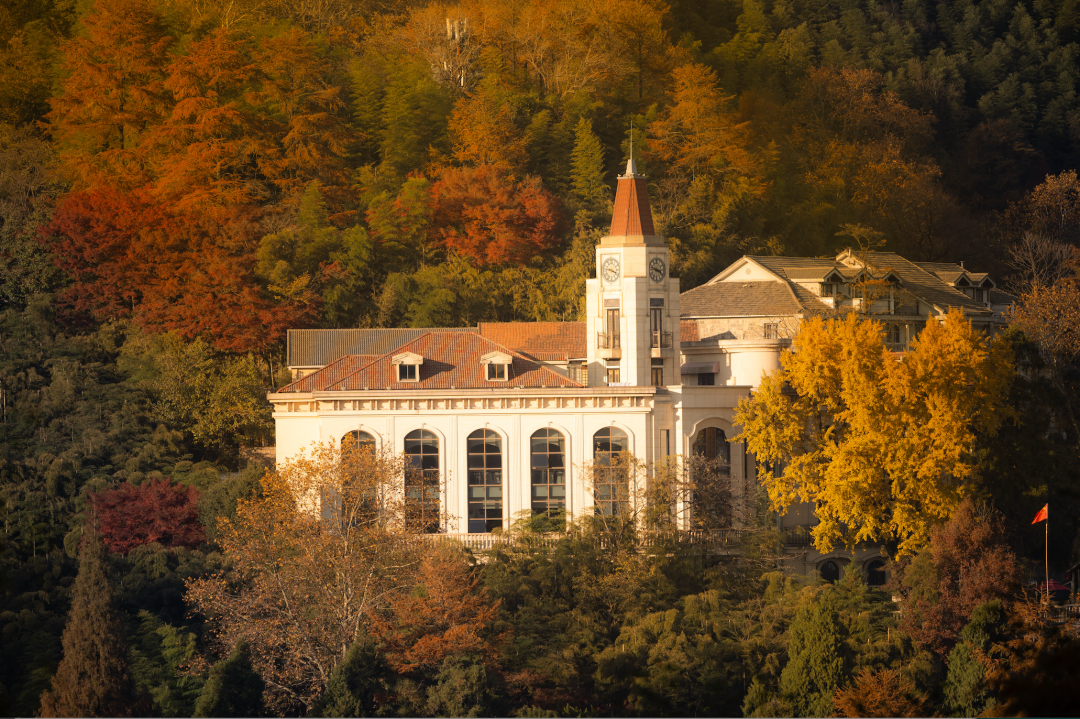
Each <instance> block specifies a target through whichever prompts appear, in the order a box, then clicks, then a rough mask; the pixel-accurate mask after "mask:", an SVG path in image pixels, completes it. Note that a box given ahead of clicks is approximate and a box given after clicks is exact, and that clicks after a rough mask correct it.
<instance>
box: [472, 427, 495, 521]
mask: <svg viewBox="0 0 1080 719" xmlns="http://www.w3.org/2000/svg"><path fill="white" fill-rule="evenodd" d="M466 444H467V447H468V453H469V531H470V532H490V531H491V530H493V529H495V528H496V527H502V437H500V436H499V434H498V433H497V432H494V431H492V430H490V429H478V430H476V431H475V432H473V433H472V434H470V435H469V438H468V439H467V440H466Z"/></svg>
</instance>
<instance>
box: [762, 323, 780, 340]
mask: <svg viewBox="0 0 1080 719" xmlns="http://www.w3.org/2000/svg"><path fill="white" fill-rule="evenodd" d="M779 337H780V325H778V324H776V323H775V322H766V323H765V339H767V340H775V339H778V338H779Z"/></svg>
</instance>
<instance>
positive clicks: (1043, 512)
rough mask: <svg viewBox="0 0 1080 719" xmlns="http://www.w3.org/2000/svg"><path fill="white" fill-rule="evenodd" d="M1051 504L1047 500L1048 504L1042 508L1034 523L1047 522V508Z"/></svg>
mask: <svg viewBox="0 0 1080 719" xmlns="http://www.w3.org/2000/svg"><path fill="white" fill-rule="evenodd" d="M1049 506H1050V503H1049V502H1047V503H1046V504H1044V505H1043V508H1042V509H1040V510H1039V513H1038V514H1036V515H1035V521H1033V522H1032V524H1038V523H1039V522H1045V521H1046V508H1047V507H1049Z"/></svg>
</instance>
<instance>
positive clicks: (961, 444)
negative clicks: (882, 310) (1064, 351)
mask: <svg viewBox="0 0 1080 719" xmlns="http://www.w3.org/2000/svg"><path fill="white" fill-rule="evenodd" d="M883 331H884V328H883V326H882V325H881V324H880V323H878V322H875V321H873V320H869V319H866V318H863V317H860V316H859V315H857V314H855V313H852V314H850V315H848V316H847V317H844V318H834V319H829V320H824V319H821V318H814V319H810V320H808V321H806V322H805V323H804V324H803V325H802V328H801V330H800V332H799V334H798V335H797V336H796V338H795V340H794V342H793V345H792V347H791V349H790V350H787V351H785V352H784V354H783V356H782V358H781V369H780V370H779V371H777V372H775V373H773V374H772V375H769V376H767V377H764V378H763V380H762V383H761V387H760V389H759V390H758V391H757V392H755V393H754V395H753V397H751V398H748V399H744V400H742V401H741V402H740V404H739V408H738V413H737V416H736V423H737V424H739V425H741V428H742V431H741V434H739V436H738V437H736V438H735V440H739V441H745V442H746V446H747V449H748V450H749V451H750V452H753V453H754V454H755V455H756V456H757V459H758V461H759V462H761V463H767V464H768V465H769V466H772V467H775V468H777V471H774V472H763V473H762V474H763V482H764V485H765V488H766V490H767V491H768V494H769V499H770V502H771V505H772V507H773V509H775V510H778V511H784V510H785V509H786V508H787V507H789V506H791V505H792V504H794V503H796V502H813V503H814V504H815V511H816V515H817V517H818V519H819V520H820V524H818V525H817V526H816V527H815V528H814V529H813V539H814V546H816V547H817V548H818V549H820V550H822V551H825V550H829V549H831V548H833V547H835V546H837V545H840V544H843V545H846V546H849V547H850V546H853V545H854V544H856V543H859V542H871V541H876V542H888V543H891V544H895V545H896V546H897V547H898V549H899V552H900V553H901V554H910V553H913V552H915V551H917V550H918V549H919V548H920V547H922V546H923V545H925V543H926V542H927V540H928V538H929V529H930V527H931V526H932V525H933V524H935V523H937V522H939V521H942V520H944V519H946V518H947V517H948V516H949V515H950V513H951V512H952V510H953V509H954V508H955V507H956V506H957V504H958V503H959V501H960V499H961V498H962V497H964V496H965V495H968V494H972V493H974V492H976V491H977V486H978V480H979V475H978V472H979V467H978V458H977V457H976V456H975V453H976V451H977V450H976V448H977V446H978V445H979V442H980V440H983V441H985V440H986V439H987V438H991V437H993V436H994V435H996V433H997V431H998V429H999V427H1000V426H1001V422H1002V420H1003V419H1004V418H1005V417H1006V415H1007V414H1008V413H1009V411H1010V410H1009V407H1008V405H1007V404H1006V398H1007V395H1008V392H1009V387H1010V384H1011V382H1012V377H1013V374H1014V370H1013V358H1012V352H1011V350H1010V348H1009V347H1008V345H1007V344H1006V343H1005V342H1004V341H1002V340H1000V339H996V340H995V339H989V338H987V337H986V336H984V335H983V334H981V333H980V332H978V331H976V330H974V329H973V328H972V327H971V324H970V322H969V321H968V320H967V318H966V317H964V315H963V313H962V312H959V311H952V312H950V313H949V314H948V315H947V316H946V318H945V320H944V321H943V322H940V323H939V322H936V321H933V320H931V321H928V322H927V325H926V328H925V329H924V330H923V331H922V332H921V333H920V334H919V335H918V337H917V339H915V341H914V342H912V344H911V347H910V349H909V351H908V352H906V353H904V354H902V355H900V354H895V353H892V352H889V351H887V350H886V349H885V348H884V346H883V344H882V333H883ZM781 469H782V471H780V470H781Z"/></svg>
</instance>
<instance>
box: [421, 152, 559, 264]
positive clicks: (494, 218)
mask: <svg viewBox="0 0 1080 719" xmlns="http://www.w3.org/2000/svg"><path fill="white" fill-rule="evenodd" d="M431 198H432V207H433V215H432V220H433V230H434V234H435V236H436V237H437V238H438V239H439V240H440V241H441V243H442V244H443V245H444V246H445V247H446V248H447V249H452V250H456V251H458V252H460V253H461V254H463V255H466V256H468V257H470V258H472V260H473V261H474V262H475V263H477V264H480V265H485V264H499V263H504V262H509V263H513V264H517V265H524V264H525V263H527V262H528V261H529V260H530V259H532V258H533V257H535V256H536V255H539V254H541V253H543V252H546V251H548V250H551V249H552V248H554V247H555V246H557V245H558V244H559V242H560V240H561V237H560V235H561V233H562V231H563V229H564V226H565V225H564V219H563V214H562V209H561V207H560V205H559V200H558V198H557V197H555V195H553V194H551V193H550V192H548V191H547V190H545V189H544V188H543V186H542V185H541V184H540V178H538V177H525V178H524V179H522V180H515V179H514V177H513V176H512V175H511V174H510V173H509V171H508V170H507V169H506V168H503V167H496V166H494V165H480V166H478V167H460V168H448V169H446V170H444V171H443V172H442V175H441V176H440V178H439V180H438V181H437V182H436V183H435V184H433V185H432V186H431Z"/></svg>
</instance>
